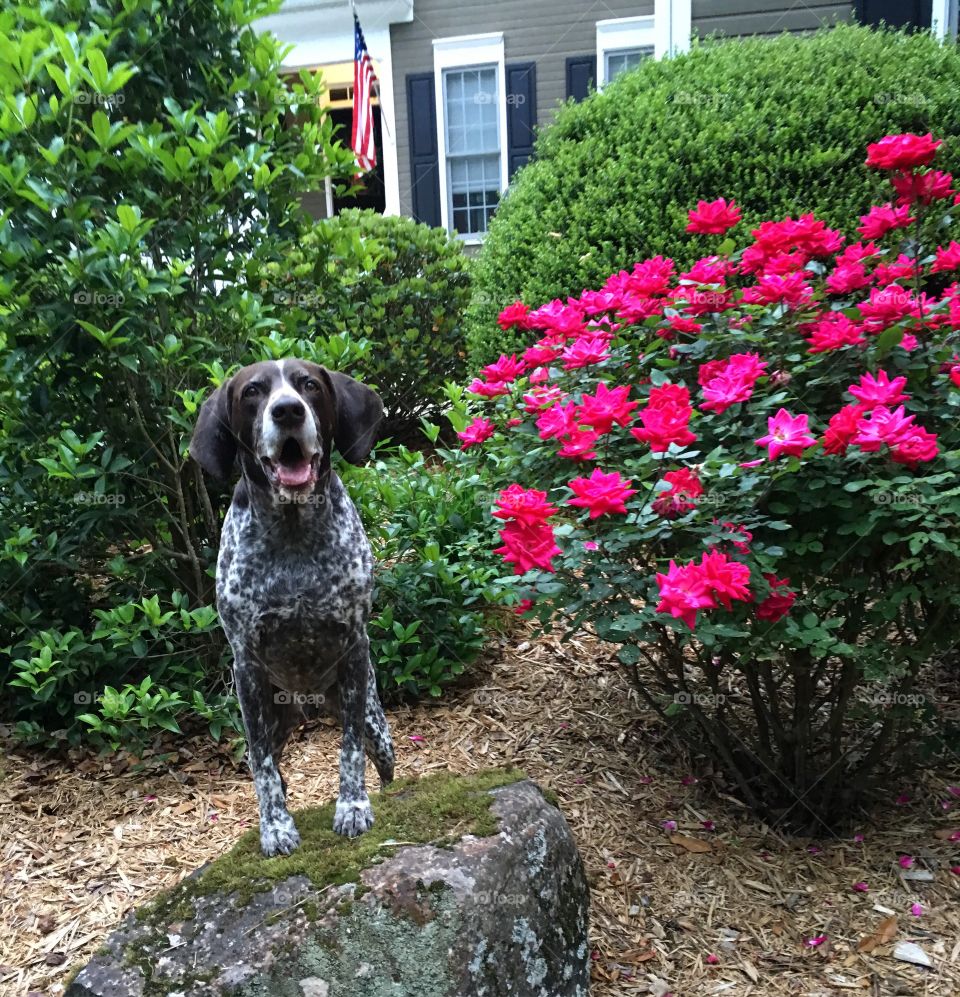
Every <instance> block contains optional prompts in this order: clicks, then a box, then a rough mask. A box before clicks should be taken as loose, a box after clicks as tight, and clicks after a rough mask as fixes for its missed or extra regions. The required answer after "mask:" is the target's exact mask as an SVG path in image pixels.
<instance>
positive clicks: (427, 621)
mask: <svg viewBox="0 0 960 997" xmlns="http://www.w3.org/2000/svg"><path fill="white" fill-rule="evenodd" d="M464 463H465V462H462V461H460V460H459V458H458V455H457V454H451V453H448V452H447V451H444V450H439V451H438V452H437V454H436V456H435V457H431V458H427V457H425V456H424V455H423V454H422V453H418V452H416V451H411V450H407V449H406V448H405V447H398V448H397V449H396V451H388V452H386V453H385V454H378V455H377V457H376V459H375V460H373V461H372V462H371V463H370V464H368V465H366V466H364V467H359V468H346V467H344V469H343V476H344V480H345V481H346V484H347V487H348V488H349V489H350V492H351V495H353V497H354V501H356V502H357V505H358V508H359V510H360V514H361V517H362V519H363V521H364V526H365V527H366V530H367V535H368V536H369V537H370V540H371V543H372V545H373V549H374V554H375V556H376V558H377V591H376V594H375V597H374V609H373V617H372V620H371V630H370V643H371V649H372V654H373V660H374V665H375V667H376V668H377V670H378V675H379V678H380V685H381V688H382V689H383V691H384V694H385V696H386V697H387V698H388V699H390V698H396V696H398V695H400V694H420V693H429V694H430V695H431V696H439V695H440V693H441V690H442V688H443V686H445V685H448V684H449V683H450V682H452V681H454V680H455V679H456V678H457V677H458V676H459V675H461V674H462V673H463V671H464V669H465V668H466V667H467V666H468V665H469V664H470V662H471V661H472V660H473V659H474V658H475V657H476V654H477V652H478V651H479V650H480V648H481V647H482V646H483V643H484V638H485V632H486V629H487V626H488V622H487V620H488V615H489V614H487V613H485V610H486V609H487V608H488V607H489V606H490V605H492V604H495V603H496V602H498V601H499V600H500V598H501V595H502V592H503V587H502V586H501V585H497V584H496V582H495V580H496V579H497V578H498V577H499V576H500V574H501V570H500V566H499V564H498V563H497V559H496V558H494V557H491V556H490V552H489V550H488V549H487V542H486V526H487V508H488V507H489V498H490V493H489V492H488V491H487V490H486V488H485V486H484V482H483V480H482V478H481V477H480V475H479V474H478V473H477V470H476V468H474V467H472V466H470V464H472V462H466V466H464Z"/></svg>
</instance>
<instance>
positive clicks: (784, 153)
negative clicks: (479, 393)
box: [467, 25, 960, 364]
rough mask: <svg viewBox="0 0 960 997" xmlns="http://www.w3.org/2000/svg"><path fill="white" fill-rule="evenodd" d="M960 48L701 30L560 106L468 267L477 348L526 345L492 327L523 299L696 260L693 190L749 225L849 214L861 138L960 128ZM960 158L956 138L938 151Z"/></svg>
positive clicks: (949, 160)
mask: <svg viewBox="0 0 960 997" xmlns="http://www.w3.org/2000/svg"><path fill="white" fill-rule="evenodd" d="M958 76H960V52H958V50H957V48H956V46H949V45H940V44H939V43H938V42H937V41H935V40H934V39H933V38H932V37H930V36H929V35H926V34H913V35H905V34H898V33H894V32H888V31H884V32H881V31H875V30H871V29H868V28H862V27H856V26H846V25H841V26H839V27H837V28H835V29H830V30H828V31H823V32H821V33H819V34H815V35H810V36H804V37H799V36H792V35H784V36H782V37H779V38H774V39H767V38H752V39H738V40H735V41H727V42H707V43H704V44H701V45H699V46H697V47H695V48H694V49H693V50H692V51H691V52H690V53H689V54H686V55H681V56H679V57H677V58H675V59H669V60H664V61H660V62H654V61H652V60H651V61H648V62H645V63H643V65H642V66H641V67H639V68H638V69H637V70H635V71H633V72H630V73H626V74H624V75H623V76H621V77H619V78H618V79H617V80H616V81H615V82H613V83H611V84H610V85H609V86H608V87H606V88H605V89H604V91H603V93H602V94H596V95H593V96H591V97H589V98H588V99H587V100H586V101H584V102H583V103H581V104H576V105H569V106H566V107H564V108H562V109H561V111H560V113H559V114H558V115H557V118H556V121H555V123H554V124H553V125H551V126H550V127H548V128H546V129H545V130H544V132H543V133H542V135H541V136H540V138H539V140H538V143H537V149H536V157H535V159H534V160H533V162H532V163H530V164H529V165H528V166H526V167H525V168H524V170H523V171H522V173H521V174H520V175H519V177H518V178H517V179H516V181H515V182H514V183H513V184H512V186H511V189H510V192H509V194H508V195H507V197H505V198H504V200H503V202H502V203H501V205H500V207H499V208H498V210H497V213H496V215H495V217H494V219H493V223H492V225H491V228H490V233H489V235H488V237H487V240H486V242H485V243H484V246H483V250H482V252H481V254H480V256H479V258H478V260H477V261H476V266H475V268H474V280H475V302H474V304H473V305H472V306H471V308H470V310H469V312H468V316H467V328H468V351H469V354H470V357H471V360H473V361H474V362H475V363H478V364H479V363H487V362H489V361H490V360H492V359H495V358H496V356H497V355H498V354H499V353H501V352H503V351H506V352H507V353H510V352H512V351H513V350H514V349H516V348H517V347H518V346H519V345H520V341H519V339H518V338H516V337H515V338H514V339H512V340H510V339H507V340H504V339H503V337H502V336H501V335H500V334H499V333H498V332H497V331H496V326H495V322H494V320H495V319H496V315H497V313H498V311H500V310H501V309H502V308H504V307H505V306H506V305H508V304H509V303H510V302H512V301H513V300H514V299H516V298H521V299H522V300H524V301H528V302H545V301H549V300H550V299H552V298H557V297H559V298H562V299H564V300H565V299H566V297H567V295H569V294H574V295H575V294H578V293H579V289H580V288H583V287H592V286H596V285H597V284H598V283H600V282H602V281H603V280H604V279H605V278H606V276H607V275H608V274H609V273H611V272H613V271H615V270H618V269H620V268H621V267H624V266H629V265H631V264H632V263H633V262H635V261H636V260H638V259H644V258H646V257H648V256H653V255H656V254H657V253H667V254H670V255H672V256H674V257H675V258H676V259H678V260H679V261H681V262H684V263H686V262H692V261H693V260H694V259H696V258H697V257H698V256H700V255H702V254H703V253H704V252H707V251H708V249H707V247H708V241H707V240H705V239H704V238H703V236H701V235H699V234H697V233H687V231H686V224H687V217H686V210H687V208H688V207H689V206H690V205H692V204H695V203H696V201H697V200H698V199H701V198H703V199H706V200H712V199H714V198H716V197H718V196H720V195H721V194H722V195H725V196H726V197H733V198H735V199H736V201H737V203H738V204H740V205H741V206H742V208H743V213H744V218H745V219H746V221H747V222H748V223H757V222H759V221H760V220H762V219H763V218H776V217H782V216H783V215H785V214H788V213H790V212H793V213H796V211H797V210H798V208H799V206H800V205H801V204H802V205H803V206H804V207H805V208H806V210H808V211H813V212H814V213H815V214H816V215H817V217H818V218H822V219H824V220H825V221H826V222H827V223H828V224H830V225H833V226H840V225H844V224H846V223H847V221H848V219H850V218H852V217H854V215H855V213H856V212H857V211H859V210H860V208H861V207H862V205H864V204H865V203H868V202H869V201H870V200H871V199H872V198H873V196H874V195H875V193H876V192H877V190H878V182H877V178H876V177H875V176H870V175H867V174H865V173H864V172H863V170H861V169H859V168H858V166H859V164H858V156H859V150H860V149H861V148H863V147H864V146H865V145H866V143H867V142H869V141H873V140H874V139H875V138H876V137H877V136H879V135H884V134H887V133H891V132H900V131H903V132H918V133H925V132H928V131H930V130H931V129H932V130H934V131H936V132H937V133H938V134H940V135H942V136H944V137H947V138H949V137H950V136H955V135H957V134H958V133H960V105H958V103H957V101H956V99H955V84H954V81H955V80H956V79H957V78H958ZM958 164H960V144H958V143H955V142H954V143H950V144H949V145H948V147H947V148H946V149H945V150H944V152H943V154H942V165H943V168H944V169H955V168H956V167H957V166H958Z"/></svg>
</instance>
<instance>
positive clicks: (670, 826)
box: [661, 820, 677, 831]
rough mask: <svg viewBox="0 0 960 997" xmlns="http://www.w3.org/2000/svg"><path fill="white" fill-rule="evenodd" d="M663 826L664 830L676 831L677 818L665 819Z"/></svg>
mask: <svg viewBox="0 0 960 997" xmlns="http://www.w3.org/2000/svg"><path fill="white" fill-rule="evenodd" d="M661 826H662V827H663V829H664V831H676V829H677V822H676V821H675V820H665V821H664V822H663V824H662V825H661Z"/></svg>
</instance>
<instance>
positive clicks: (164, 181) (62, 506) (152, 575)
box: [0, 0, 460, 746]
mask: <svg viewBox="0 0 960 997" xmlns="http://www.w3.org/2000/svg"><path fill="white" fill-rule="evenodd" d="M275 6H276V4H275V3H261V2H257V0H212V2H210V3H204V4H195V3H192V2H190V0H173V2H169V3H167V2H164V3H161V2H159V0H132V2H124V3H122V4H121V3H110V4H98V5H91V4H88V3H86V2H84V0H67V2H64V3H58V4H44V5H42V6H41V7H37V6H36V5H33V4H16V5H13V6H9V7H7V8H6V9H5V10H4V11H3V12H2V13H0V31H2V34H3V36H4V37H5V38H6V39H7V41H6V42H5V43H4V44H3V45H2V46H0V81H2V84H3V86H2V89H3V92H4V94H5V95H6V96H5V98H4V101H3V104H2V108H0V194H2V198H3V201H4V206H5V208H6V209H7V210H6V211H5V212H4V213H2V214H0V261H2V265H3V276H2V278H0V348H2V350H3V359H4V363H3V365H2V368H0V419H2V432H0V482H2V488H3V494H4V515H3V517H2V521H0V590H2V591H3V600H2V606H0V647H2V648H4V653H5V658H6V660H5V662H4V664H3V666H2V669H3V671H2V673H0V681H2V682H3V684H4V686H5V691H6V693H7V695H6V696H5V697H4V707H3V714H4V719H9V720H13V721H16V723H17V727H16V729H17V730H18V731H19V733H20V734H21V735H22V736H23V737H25V738H29V739H31V740H34V741H50V740H59V739H60V738H63V737H67V738H70V739H73V740H75V739H77V738H79V737H82V736H88V737H90V738H91V739H92V740H93V741H95V742H97V743H100V744H103V745H106V746H116V745H117V744H119V743H121V742H124V741H127V740H130V739H136V738H142V737H147V736H151V735H152V733H154V732H155V731H156V730H158V729H164V728H165V729H169V730H175V729H177V727H178V725H179V723H180V722H181V721H182V720H183V719H184V718H190V719H193V720H197V719H202V720H204V721H206V723H207V724H208V725H209V728H210V731H211V733H212V734H213V735H214V736H217V737H219V736H220V735H221V733H225V734H226V735H227V736H234V735H238V734H239V732H240V725H239V722H238V716H237V712H236V708H235V704H234V700H233V697H232V696H231V695H230V692H229V688H228V686H227V682H226V673H225V670H224V667H223V666H224V651H225V646H224V640H223V638H222V635H221V632H220V629H219V626H218V625H217V623H216V619H215V614H214V610H213V608H212V605H211V603H212V599H213V575H212V567H213V564H214V561H215V558H216V550H217V542H218V537H219V526H220V518H221V514H222V512H223V511H224V510H225V508H226V503H227V501H228V498H229V496H228V493H226V492H225V491H219V490H212V491H208V489H207V485H206V484H205V483H204V481H203V479H202V477H201V474H200V471H199V468H198V467H197V466H196V465H195V464H194V463H193V462H192V461H189V460H188V459H187V453H186V447H187V441H188V438H189V435H190V433H191V431H192V428H193V423H194V420H195V418H196V414H197V412H198V409H199V405H200V403H201V401H202V397H203V395H204V393H205V392H206V391H207V390H208V389H209V386H210V385H211V383H214V384H216V383H219V382H220V381H221V380H222V379H223V378H224V377H225V376H226V375H227V373H228V371H229V370H231V369H232V368H233V367H235V366H237V365H240V364H246V363H251V362H254V361H256V360H261V359H276V358H280V357H284V356H291V355H298V356H302V357H304V358H306V359H310V360H314V361H316V362H318V363H324V364H326V365H327V366H329V367H331V368H334V369H347V370H350V371H351V372H352V373H356V374H359V372H360V371H362V370H363V368H364V365H365V358H369V357H371V356H372V354H371V351H370V346H369V344H365V343H363V342H362V341H355V340H352V339H350V338H349V337H347V336H344V335H342V334H340V333H339V332H337V333H331V334H329V335H326V334H325V335H317V334H316V333H315V332H311V334H310V335H308V336H305V335H304V326H303V325H302V324H300V323H298V322H296V321H293V320H292V318H291V314H290V312H291V310H290V309H289V307H287V304H288V302H284V301H283V300H279V299H278V294H277V274H278V273H280V267H281V266H282V265H284V264H285V261H286V260H287V258H288V257H289V256H290V254H291V252H292V248H293V245H294V243H295V242H296V240H297V238H298V237H299V233H300V231H301V229H302V227H303V224H304V219H303V216H302V212H301V211H300V208H299V206H298V195H299V193H301V192H302V191H304V190H309V189H316V188H317V187H318V186H320V185H321V184H322V178H323V177H324V176H326V175H330V176H333V177H334V178H337V177H341V178H346V177H348V176H349V175H350V173H352V170H353V162H352V154H351V153H349V151H345V150H343V149H342V148H341V147H340V145H339V144H336V143H334V141H333V130H332V128H333V126H332V123H331V121H330V120H329V119H328V118H327V117H325V116H324V115H323V114H322V113H321V111H320V109H319V108H318V105H317V100H316V95H317V92H318V90H319V87H320V81H319V79H318V78H315V77H313V76H312V75H310V74H306V73H304V74H303V75H302V76H301V79H300V81H299V82H296V83H294V84H292V85H288V84H287V83H285V82H284V80H283V79H282V78H281V76H280V74H279V69H280V64H281V60H282V54H283V53H282V49H281V47H280V45H279V44H278V42H277V41H276V39H274V38H272V37H271V36H269V35H262V34H258V33H257V32H255V31H254V30H253V28H252V26H251V25H252V21H253V20H254V19H255V18H257V17H260V16H262V15H264V14H265V13H267V12H269V10H270V9H272V8H273V7H275ZM290 112H294V113H292V114H291V113H290ZM290 118H294V119H295V120H296V124H293V123H291V121H290V120H289V119H290ZM341 234H342V236H343V238H350V239H351V240H353V242H354V243H355V244H356V245H357V246H362V243H363V241H364V240H363V238H362V237H361V236H360V235H359V234H356V235H350V233H349V231H348V226H347V225H346V224H345V223H344V224H343V225H342V229H341ZM417 238H418V239H420V238H423V239H426V240H427V242H429V237H427V236H421V234H420V233H417ZM410 241H411V243H412V242H413V241H414V240H413V239H411V240H410ZM383 242H384V250H383V254H384V255H383V258H384V259H385V260H389V259H391V258H392V257H391V256H390V254H391V253H395V254H396V258H397V259H400V258H401V257H403V258H404V260H405V261H406V257H405V256H404V252H403V251H402V250H401V247H400V245H399V240H397V243H398V244H397V245H396V246H393V245H391V244H390V242H389V240H387V239H384V240H383ZM411 252H413V250H412V249H411ZM352 259H353V264H352V265H353V267H354V270H355V272H356V274H360V273H361V272H362V270H363V258H362V256H357V255H356V254H354V255H353V256H352ZM377 265H379V264H377ZM384 265H387V264H384ZM390 265H396V266H397V267H398V268H399V266H400V264H399V263H396V264H390ZM407 265H408V264H407V263H406V262H404V263H403V266H407ZM358 279H359V278H358ZM405 279H407V278H405ZM431 279H432V278H431ZM332 283H333V282H332V280H330V279H329V278H327V284H328V286H332ZM406 287H407V288H408V289H409V291H410V293H414V290H415V288H416V281H415V280H414V279H413V278H412V277H410V278H409V279H408V283H407V285H406ZM368 290H369V288H368ZM403 293H407V292H406V291H404V292H403ZM381 306H382V307H383V308H384V309H385V310H389V308H391V307H393V304H392V299H391V298H390V297H389V293H385V295H384V298H383V300H382V301H381ZM405 308H406V305H403V306H400V308H399V311H400V313H404V310H405ZM421 318H422V316H421V317H419V318H417V320H416V321H420V320H421ZM424 320H425V319H424ZM397 321H398V322H399V321H400V320H399V318H398V320H397ZM371 323H372V319H371ZM459 583H460V579H459V578H458V577H456V578H454V579H453V581H452V582H451V583H450V584H451V586H452V589H456V591H460V588H459ZM444 584H446V580H444V581H443V582H441V581H438V582H436V584H435V585H434V587H433V588H432V589H431V590H430V594H431V596H432V597H437V595H438V593H439V592H440V591H442V589H443V585H444ZM410 598H412V595H411V596H410ZM451 598H452V597H451ZM419 650H421V651H425V652H426V651H429V645H428V642H427V641H426V640H424V645H423V647H421V648H420V649H419ZM430 683H431V687H432V685H433V683H434V678H431V679H430Z"/></svg>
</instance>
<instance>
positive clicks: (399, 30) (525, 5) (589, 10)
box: [390, 0, 853, 215]
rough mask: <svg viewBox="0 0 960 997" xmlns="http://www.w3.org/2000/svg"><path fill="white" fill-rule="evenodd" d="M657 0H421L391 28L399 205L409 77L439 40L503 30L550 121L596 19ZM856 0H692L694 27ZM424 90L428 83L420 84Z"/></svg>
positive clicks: (407, 162) (764, 25) (761, 23)
mask: <svg viewBox="0 0 960 997" xmlns="http://www.w3.org/2000/svg"><path fill="white" fill-rule="evenodd" d="M653 8H654V4H653V0H648V2H629V0H605V2H604V3H602V4H596V3H594V4H588V3H584V2H583V0H497V2H496V3H491V2H489V0H463V2H458V3H454V2H452V0H416V6H415V17H414V20H413V21H412V22H411V23H409V24H394V25H391V28H390V41H391V50H392V53H393V76H394V78H393V85H394V93H395V94H396V100H395V105H396V143H397V159H398V167H399V174H400V175H399V183H400V211H401V213H402V214H405V215H412V214H413V213H414V211H413V198H412V182H413V180H412V166H411V150H410V125H409V107H408V99H407V77H408V76H409V75H411V74H417V73H429V72H432V71H433V40H434V39H435V38H450V37H455V36H458V35H473V34H483V33H485V32H491V31H502V32H503V40H504V59H505V63H506V65H507V67H508V69H509V67H510V65H511V64H517V63H524V62H535V63H536V108H537V115H536V123H537V125H538V126H540V127H543V126H544V125H545V124H547V123H548V122H549V121H550V119H551V117H552V115H553V113H554V111H555V109H556V106H557V103H558V101H562V100H565V99H566V97H567V60H568V59H571V58H574V57H577V56H590V55H591V54H595V53H596V22H597V21H598V20H607V19H609V18H617V17H642V16H644V15H649V14H652V13H653ZM852 9H853V4H852V3H823V2H818V0H805V2H804V3H802V4H797V3H795V2H792V0H778V2H777V3H773V4H771V3H770V2H769V0H767V2H765V0H692V10H691V17H692V23H693V33H694V34H696V35H699V36H701V37H705V36H708V35H725V36H736V35H752V34H779V33H781V32H783V31H811V30H814V29H816V28H818V27H820V26H821V25H824V24H833V23H836V22H837V21H847V20H850V19H851V16H852ZM420 92H421V93H422V90H421V91H420Z"/></svg>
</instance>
